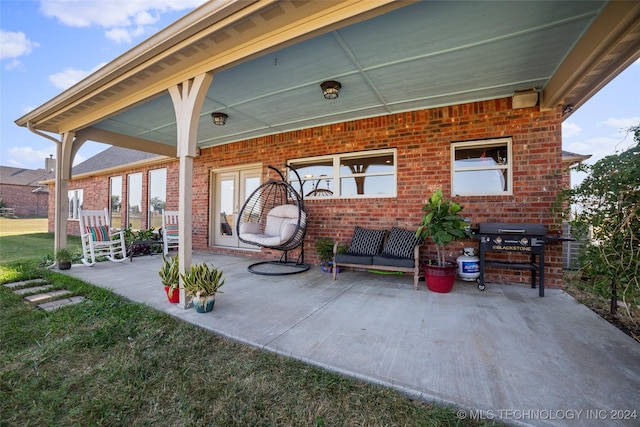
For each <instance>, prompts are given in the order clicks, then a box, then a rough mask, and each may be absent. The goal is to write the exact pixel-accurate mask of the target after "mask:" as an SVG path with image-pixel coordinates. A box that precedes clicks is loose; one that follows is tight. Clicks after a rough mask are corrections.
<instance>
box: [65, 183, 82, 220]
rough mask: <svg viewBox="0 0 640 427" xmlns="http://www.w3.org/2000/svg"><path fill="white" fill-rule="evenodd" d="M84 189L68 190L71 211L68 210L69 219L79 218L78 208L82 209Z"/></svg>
mask: <svg viewBox="0 0 640 427" xmlns="http://www.w3.org/2000/svg"><path fill="white" fill-rule="evenodd" d="M82 193H83V191H82V190H69V191H68V195H67V197H68V202H69V211H68V216H67V218H68V219H78V209H82Z"/></svg>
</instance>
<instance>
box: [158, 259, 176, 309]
mask: <svg viewBox="0 0 640 427" xmlns="http://www.w3.org/2000/svg"><path fill="white" fill-rule="evenodd" d="M158 274H159V275H160V279H161V280H162V284H163V285H164V291H165V292H166V293H167V298H168V299H169V302H170V303H172V304H176V303H178V302H180V293H179V292H175V291H176V289H178V287H179V286H180V266H179V265H178V256H174V257H169V259H168V260H167V259H166V258H163V259H162V267H161V268H160V271H159V272H158Z"/></svg>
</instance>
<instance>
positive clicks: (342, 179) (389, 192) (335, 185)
mask: <svg viewBox="0 0 640 427" xmlns="http://www.w3.org/2000/svg"><path fill="white" fill-rule="evenodd" d="M289 164H290V165H291V166H293V167H294V168H295V169H296V171H297V172H298V174H299V175H300V179H301V180H302V189H303V193H304V197H305V198H323V197H334V198H335V197H394V196H395V195H396V175H397V169H396V150H379V151H365V152H359V153H349V154H336V155H333V156H322V157H312V158H305V159H294V160H291V161H290V162H289ZM289 182H290V183H291V185H293V187H294V188H295V189H296V190H298V189H299V188H300V183H299V181H298V178H297V176H296V175H295V173H293V172H292V171H290V172H289Z"/></svg>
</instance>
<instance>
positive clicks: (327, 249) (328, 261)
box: [315, 237, 334, 272]
mask: <svg viewBox="0 0 640 427" xmlns="http://www.w3.org/2000/svg"><path fill="white" fill-rule="evenodd" d="M315 243H316V253H317V254H318V259H319V260H320V266H321V267H322V271H325V272H331V268H332V264H333V262H332V260H333V245H334V241H333V239H332V238H330V237H318V238H317V239H316V242H315Z"/></svg>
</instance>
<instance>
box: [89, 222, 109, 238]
mask: <svg viewBox="0 0 640 427" xmlns="http://www.w3.org/2000/svg"><path fill="white" fill-rule="evenodd" d="M87 233H89V234H90V235H91V240H93V241H94V242H106V241H109V240H111V236H110V234H109V227H107V226H106V225H101V226H98V227H87Z"/></svg>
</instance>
